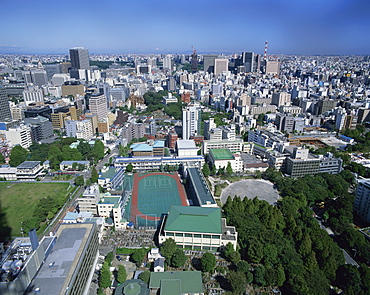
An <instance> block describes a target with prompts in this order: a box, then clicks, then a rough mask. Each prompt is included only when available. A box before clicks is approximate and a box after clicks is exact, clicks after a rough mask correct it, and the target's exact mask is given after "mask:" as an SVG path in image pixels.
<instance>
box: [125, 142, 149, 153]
mask: <svg viewBox="0 0 370 295" xmlns="http://www.w3.org/2000/svg"><path fill="white" fill-rule="evenodd" d="M130 148H132V151H133V152H151V151H153V147H151V146H150V145H148V144H146V143H142V144H140V145H136V146H134V147H132V146H131V147H130Z"/></svg>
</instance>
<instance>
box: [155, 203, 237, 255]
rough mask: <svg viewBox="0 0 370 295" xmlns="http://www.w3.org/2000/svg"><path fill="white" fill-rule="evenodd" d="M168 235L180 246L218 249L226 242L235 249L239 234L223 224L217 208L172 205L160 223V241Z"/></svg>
mask: <svg viewBox="0 0 370 295" xmlns="http://www.w3.org/2000/svg"><path fill="white" fill-rule="evenodd" d="M170 238H171V239H173V240H175V242H176V244H177V246H179V247H181V248H189V249H194V250H209V251H219V250H220V249H222V248H223V247H225V246H226V245H227V244H228V243H231V244H232V245H233V246H234V249H236V245H237V238H238V233H237V232H236V230H235V227H233V226H227V225H226V219H225V218H221V209H220V208H209V207H196V206H172V207H171V209H170V212H169V213H168V215H167V216H165V217H164V219H163V222H162V224H161V227H160V231H159V235H158V240H159V244H162V243H163V242H164V241H166V240H167V239H170Z"/></svg>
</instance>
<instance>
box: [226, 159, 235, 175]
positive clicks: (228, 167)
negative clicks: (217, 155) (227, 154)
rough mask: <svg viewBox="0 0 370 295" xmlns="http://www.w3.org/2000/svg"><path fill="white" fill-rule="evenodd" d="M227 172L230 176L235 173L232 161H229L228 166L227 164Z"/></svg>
mask: <svg viewBox="0 0 370 295" xmlns="http://www.w3.org/2000/svg"><path fill="white" fill-rule="evenodd" d="M226 174H227V175H228V176H230V175H231V174H233V168H232V167H231V163H230V162H227V166H226Z"/></svg>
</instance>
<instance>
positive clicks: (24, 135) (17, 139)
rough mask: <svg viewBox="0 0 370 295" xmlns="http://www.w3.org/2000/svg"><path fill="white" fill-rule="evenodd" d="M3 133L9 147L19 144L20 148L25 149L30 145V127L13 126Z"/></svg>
mask: <svg viewBox="0 0 370 295" xmlns="http://www.w3.org/2000/svg"><path fill="white" fill-rule="evenodd" d="M4 132H5V136H6V138H7V140H8V141H9V142H10V144H11V146H15V145H17V144H19V145H20V146H21V147H23V148H26V149H27V148H29V147H30V145H31V144H32V137H31V127H29V126H26V125H20V126H15V127H11V128H9V130H7V131H4Z"/></svg>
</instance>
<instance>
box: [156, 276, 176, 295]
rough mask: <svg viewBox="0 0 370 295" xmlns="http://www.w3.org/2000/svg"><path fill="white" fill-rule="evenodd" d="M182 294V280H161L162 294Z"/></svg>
mask: <svg viewBox="0 0 370 295" xmlns="http://www.w3.org/2000/svg"><path fill="white" fill-rule="evenodd" d="M167 294H168V295H181V280H167V279H165V280H161V292H160V295H167Z"/></svg>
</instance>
